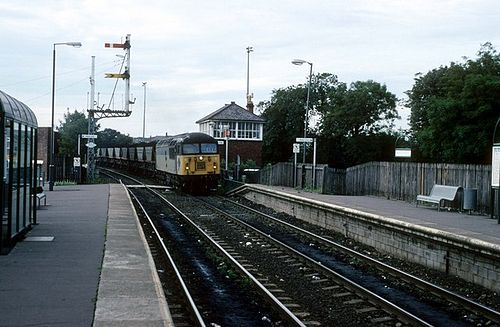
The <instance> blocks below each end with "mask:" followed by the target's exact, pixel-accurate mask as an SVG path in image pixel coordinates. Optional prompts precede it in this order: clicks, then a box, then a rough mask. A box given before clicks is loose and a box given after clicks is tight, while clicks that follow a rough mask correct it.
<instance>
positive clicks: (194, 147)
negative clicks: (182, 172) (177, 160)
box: [182, 143, 200, 154]
mask: <svg viewBox="0 0 500 327" xmlns="http://www.w3.org/2000/svg"><path fill="white" fill-rule="evenodd" d="M198 153H200V145H199V144H198V143H196V144H183V145H182V154H198Z"/></svg>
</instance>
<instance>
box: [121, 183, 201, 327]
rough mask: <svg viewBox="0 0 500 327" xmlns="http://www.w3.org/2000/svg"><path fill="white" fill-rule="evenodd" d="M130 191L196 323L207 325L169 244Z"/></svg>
mask: <svg viewBox="0 0 500 327" xmlns="http://www.w3.org/2000/svg"><path fill="white" fill-rule="evenodd" d="M122 175H123V174H122ZM127 178H128V177H127ZM131 179H132V180H134V179H133V178H131ZM122 185H124V184H123V183H122ZM125 187H126V186H125ZM127 189H128V188H127ZM129 192H130V194H132V196H133V197H134V199H135V200H136V201H137V204H138V205H139V207H140V208H141V210H142V212H143V214H144V216H145V217H146V218H147V220H148V222H149V225H150V226H151V228H152V229H153V231H154V234H155V235H156V240H157V241H158V242H159V244H160V245H161V248H162V250H163V252H164V253H165V255H166V256H167V258H168V262H169V263H170V265H171V267H172V269H173V270H174V272H175V275H176V277H177V280H178V282H179V283H180V284H181V288H182V291H183V293H184V297H185V298H186V300H187V302H188V303H189V309H190V311H191V312H192V314H193V315H194V316H195V317H196V323H198V326H201V327H205V326H206V324H205V322H204V321H203V317H202V316H201V314H200V312H199V311H198V308H197V307H196V304H195V302H194V300H193V297H192V296H191V293H190V292H189V289H188V287H187V286H186V283H185V282H184V280H183V279H182V276H181V274H180V272H179V270H178V269H177V265H176V264H175V262H174V259H173V258H172V256H171V255H170V252H169V251H168V249H167V246H166V245H165V243H164V242H163V239H162V238H161V237H160V233H159V232H158V229H157V228H156V226H155V224H154V223H153V220H152V219H151V217H150V216H149V215H148V213H147V212H146V209H145V208H144V206H143V205H142V203H141V202H140V201H139V199H138V198H137V196H136V195H135V194H134V192H132V191H131V190H129Z"/></svg>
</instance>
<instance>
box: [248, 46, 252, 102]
mask: <svg viewBox="0 0 500 327" xmlns="http://www.w3.org/2000/svg"><path fill="white" fill-rule="evenodd" d="M252 51H253V47H247V94H246V97H247V101H248V96H249V95H250V52H252Z"/></svg>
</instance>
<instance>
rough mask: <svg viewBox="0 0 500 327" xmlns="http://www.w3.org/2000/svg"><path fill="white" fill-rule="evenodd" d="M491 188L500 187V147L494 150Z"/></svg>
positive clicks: (495, 147)
mask: <svg viewBox="0 0 500 327" xmlns="http://www.w3.org/2000/svg"><path fill="white" fill-rule="evenodd" d="M491 186H492V187H500V146H494V147H493V150H492V159H491Z"/></svg>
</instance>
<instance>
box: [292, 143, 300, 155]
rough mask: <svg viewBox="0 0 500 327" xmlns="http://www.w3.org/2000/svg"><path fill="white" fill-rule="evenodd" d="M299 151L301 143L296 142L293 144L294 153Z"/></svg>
mask: <svg viewBox="0 0 500 327" xmlns="http://www.w3.org/2000/svg"><path fill="white" fill-rule="evenodd" d="M299 152H300V144H299V143H294V144H293V153H299Z"/></svg>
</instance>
